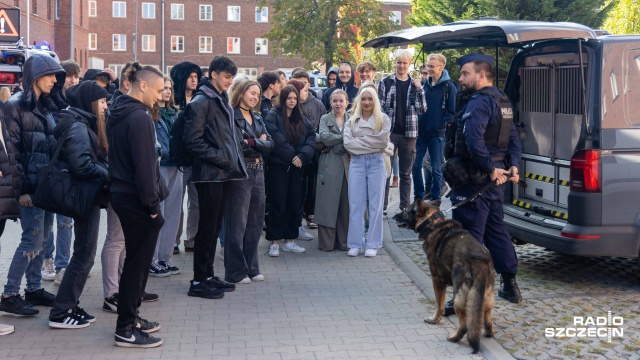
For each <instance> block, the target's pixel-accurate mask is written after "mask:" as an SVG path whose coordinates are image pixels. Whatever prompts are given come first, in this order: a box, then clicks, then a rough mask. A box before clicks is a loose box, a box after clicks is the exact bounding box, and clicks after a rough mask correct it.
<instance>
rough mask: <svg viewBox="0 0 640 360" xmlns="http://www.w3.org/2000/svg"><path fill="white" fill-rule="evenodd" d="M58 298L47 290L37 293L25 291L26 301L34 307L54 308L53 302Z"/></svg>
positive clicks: (40, 290) (39, 290)
mask: <svg viewBox="0 0 640 360" xmlns="http://www.w3.org/2000/svg"><path fill="white" fill-rule="evenodd" d="M55 298H56V296H55V295H53V294H52V293H50V292H47V291H46V290H45V289H42V288H41V289H38V290H36V291H32V292H28V291H26V290H25V292H24V299H25V300H26V301H28V302H29V303H31V304H32V305H42V306H49V307H52V306H53V300H55Z"/></svg>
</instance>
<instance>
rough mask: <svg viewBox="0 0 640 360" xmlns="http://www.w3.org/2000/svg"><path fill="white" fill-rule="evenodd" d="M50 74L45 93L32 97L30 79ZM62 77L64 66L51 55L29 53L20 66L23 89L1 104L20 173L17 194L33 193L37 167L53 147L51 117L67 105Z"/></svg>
mask: <svg viewBox="0 0 640 360" xmlns="http://www.w3.org/2000/svg"><path fill="white" fill-rule="evenodd" d="M51 74H55V76H56V81H57V82H56V84H55V85H54V87H53V88H52V89H51V92H50V93H49V94H41V95H40V97H39V98H36V93H35V91H34V90H33V82H34V81H35V80H36V79H38V78H41V77H43V76H47V75H51ZM65 78H66V73H65V71H64V69H63V68H62V66H60V64H58V63H57V62H56V61H55V60H54V59H53V58H52V57H51V56H45V55H40V54H35V55H31V56H30V57H29V58H28V59H27V61H26V62H25V64H24V66H23V72H22V86H23V87H24V91H21V92H19V93H17V94H14V95H13V96H12V97H11V98H10V99H9V100H7V102H5V103H4V104H3V105H2V112H3V113H4V120H5V125H6V127H7V130H8V132H9V137H10V140H11V142H13V144H14V145H15V146H16V150H17V152H16V163H17V167H18V171H19V173H20V174H23V175H24V179H23V181H22V184H21V188H20V195H24V194H33V193H35V191H36V183H37V182H36V177H37V167H38V165H46V164H47V163H48V162H49V159H50V158H51V155H52V154H53V150H54V149H55V144H56V142H55V139H54V138H53V129H54V128H55V126H56V122H55V118H56V116H57V113H58V112H59V111H60V109H64V108H65V107H67V104H66V103H65V102H64V98H63V95H62V86H63V85H64V81H65ZM6 140H8V139H5V141H6Z"/></svg>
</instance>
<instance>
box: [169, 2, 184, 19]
mask: <svg viewBox="0 0 640 360" xmlns="http://www.w3.org/2000/svg"><path fill="white" fill-rule="evenodd" d="M171 20H184V4H171Z"/></svg>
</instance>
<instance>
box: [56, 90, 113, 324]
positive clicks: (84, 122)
mask: <svg viewBox="0 0 640 360" xmlns="http://www.w3.org/2000/svg"><path fill="white" fill-rule="evenodd" d="M66 98H67V102H68V103H69V105H70V106H69V108H67V109H65V110H62V111H61V112H60V119H59V122H58V126H56V128H55V130H54V133H53V135H54V137H55V138H56V140H57V141H58V142H63V145H62V149H61V150H60V155H59V159H60V160H61V161H62V162H64V163H66V164H67V165H68V169H69V173H70V174H71V175H72V176H74V177H77V178H81V179H84V180H92V179H97V180H102V181H103V183H104V184H107V182H108V181H109V180H108V179H109V174H108V172H107V160H106V159H107V151H108V143H107V134H106V125H105V117H104V111H105V110H107V91H106V90H105V89H104V88H102V87H101V86H99V85H98V84H96V83H95V81H85V82H83V83H81V84H79V85H76V86H72V87H70V88H69V89H67V91H66ZM73 221H74V222H75V226H74V228H73V230H74V234H75V241H74V243H73V255H72V256H71V260H70V261H69V266H67V270H66V271H65V273H64V277H63V278H62V282H61V283H60V288H59V289H58V294H57V295H56V298H55V300H54V302H53V307H52V308H51V312H50V314H49V326H51V327H53V328H63V329H77V328H83V327H87V326H89V325H90V323H92V322H93V321H95V317H94V316H91V315H89V314H87V312H86V311H84V310H83V309H82V308H81V307H79V306H78V303H79V301H78V300H79V297H80V295H81V294H82V291H83V289H84V286H85V284H86V282H87V276H88V275H89V271H91V267H92V266H93V262H94V259H95V256H96V248H97V246H98V229H99V227H100V204H99V202H98V201H96V203H95V204H94V205H93V207H91V209H90V210H89V211H88V212H87V213H86V214H85V215H84V216H82V217H75V218H74V219H73Z"/></svg>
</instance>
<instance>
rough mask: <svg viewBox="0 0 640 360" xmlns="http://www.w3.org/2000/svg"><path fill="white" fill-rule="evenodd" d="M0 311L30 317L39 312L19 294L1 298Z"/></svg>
mask: <svg viewBox="0 0 640 360" xmlns="http://www.w3.org/2000/svg"><path fill="white" fill-rule="evenodd" d="M0 311H4V312H6V313H11V314H16V315H26V316H32V315H37V314H38V313H40V310H38V309H36V308H35V307H33V305H31V304H30V303H28V302H26V301H25V300H24V299H23V298H22V296H20V294H16V295H11V296H8V297H4V296H3V297H2V300H0Z"/></svg>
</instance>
